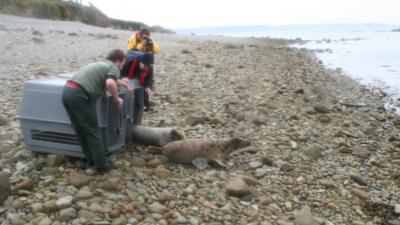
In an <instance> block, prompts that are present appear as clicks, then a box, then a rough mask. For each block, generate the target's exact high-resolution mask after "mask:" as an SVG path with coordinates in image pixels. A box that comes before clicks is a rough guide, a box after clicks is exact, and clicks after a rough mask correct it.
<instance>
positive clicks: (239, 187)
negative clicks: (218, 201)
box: [226, 178, 250, 198]
mask: <svg viewBox="0 0 400 225" xmlns="http://www.w3.org/2000/svg"><path fill="white" fill-rule="evenodd" d="M226 192H227V193H228V194H229V195H232V196H235V197H239V198H241V197H243V196H246V195H249V194H250V189H249V186H248V185H247V184H246V182H245V181H244V180H243V179H242V178H233V179H231V180H229V182H228V185H227V186H226Z"/></svg>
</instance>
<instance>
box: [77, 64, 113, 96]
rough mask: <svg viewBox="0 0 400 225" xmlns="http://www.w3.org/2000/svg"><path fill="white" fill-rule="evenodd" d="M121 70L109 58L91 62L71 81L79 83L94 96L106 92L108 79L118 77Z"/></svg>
mask: <svg viewBox="0 0 400 225" xmlns="http://www.w3.org/2000/svg"><path fill="white" fill-rule="evenodd" d="M119 76H120V71H119V69H118V68H117V66H116V65H115V64H114V63H112V62H111V61H109V60H106V61H105V62H96V63H92V64H89V65H87V66H85V67H83V68H82V69H81V70H79V71H78V72H77V73H75V74H74V76H72V78H71V81H74V82H76V83H78V84H79V85H80V86H82V87H83V88H84V89H85V90H86V91H87V92H89V94H90V95H91V96H93V97H96V98H97V97H99V96H101V95H105V94H106V80H107V79H108V78H112V79H118V78H119Z"/></svg>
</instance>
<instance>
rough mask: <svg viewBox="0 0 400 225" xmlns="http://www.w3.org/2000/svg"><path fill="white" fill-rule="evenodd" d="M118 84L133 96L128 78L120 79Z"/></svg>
mask: <svg viewBox="0 0 400 225" xmlns="http://www.w3.org/2000/svg"><path fill="white" fill-rule="evenodd" d="M117 84H118V85H121V86H123V87H124V88H125V89H126V90H127V91H128V92H129V93H130V94H133V88H132V87H131V85H129V83H128V79H127V78H122V79H118V80H117Z"/></svg>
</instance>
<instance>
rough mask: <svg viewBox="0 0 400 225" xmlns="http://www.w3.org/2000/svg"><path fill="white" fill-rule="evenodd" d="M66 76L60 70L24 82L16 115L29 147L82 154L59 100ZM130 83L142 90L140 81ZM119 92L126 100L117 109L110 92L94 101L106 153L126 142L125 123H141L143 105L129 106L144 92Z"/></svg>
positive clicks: (59, 152)
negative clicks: (57, 74) (51, 75)
mask: <svg viewBox="0 0 400 225" xmlns="http://www.w3.org/2000/svg"><path fill="white" fill-rule="evenodd" d="M69 77H70V75H65V74H63V75H62V76H58V77H54V78H50V79H46V80H30V81H27V82H26V83H25V85H24V89H23V93H22V99H21V103H20V107H19V111H18V118H19V121H20V124H21V129H22V134H23V136H24V140H25V144H26V148H27V149H28V150H30V151H33V152H40V153H51V154H61V155H67V156H75V157H84V156H83V153H82V150H81V147H80V145H79V142H78V139H77V137H76V135H75V132H74V131H73V129H72V126H71V122H70V120H69V117H68V115H67V113H66V111H65V109H64V106H63V105H62V101H61V95H62V91H63V88H64V85H65V83H66V81H67V79H68V78H69ZM132 86H133V87H134V89H135V92H142V90H143V89H142V88H141V87H140V85H136V84H132ZM118 93H119V95H120V96H121V97H122V98H123V99H124V102H125V104H124V106H123V107H122V108H121V109H118V107H117V106H116V105H115V104H116V103H115V102H114V101H113V100H112V98H111V96H110V95H107V96H106V97H101V98H99V99H98V100H97V102H96V111H97V119H98V124H99V127H100V129H101V130H102V133H103V138H104V144H105V149H106V150H107V153H111V152H113V151H116V150H118V149H120V148H121V147H122V146H124V145H125V143H126V138H127V128H128V123H136V124H140V122H141V119H142V116H143V107H142V108H138V107H136V108H135V107H133V106H132V104H134V103H133V102H135V101H138V102H143V96H140V95H138V96H131V95H129V93H127V92H125V90H123V89H120V90H119V92H118ZM135 98H137V99H135ZM140 98H142V99H140Z"/></svg>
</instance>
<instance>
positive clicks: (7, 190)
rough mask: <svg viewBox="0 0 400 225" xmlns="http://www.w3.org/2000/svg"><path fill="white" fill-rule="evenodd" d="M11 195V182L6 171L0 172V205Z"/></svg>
mask: <svg viewBox="0 0 400 225" xmlns="http://www.w3.org/2000/svg"><path fill="white" fill-rule="evenodd" d="M10 195H11V184H10V181H9V178H8V175H7V174H6V173H3V172H0V205H1V204H3V202H4V201H5V200H6V199H7V198H8V196H10Z"/></svg>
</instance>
